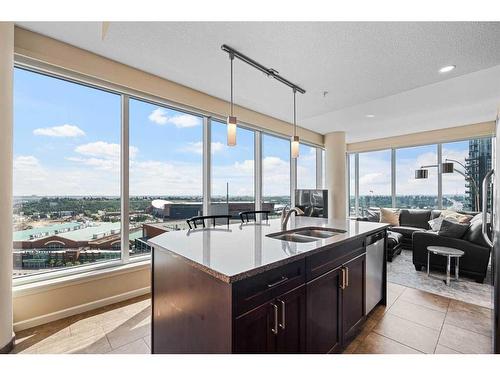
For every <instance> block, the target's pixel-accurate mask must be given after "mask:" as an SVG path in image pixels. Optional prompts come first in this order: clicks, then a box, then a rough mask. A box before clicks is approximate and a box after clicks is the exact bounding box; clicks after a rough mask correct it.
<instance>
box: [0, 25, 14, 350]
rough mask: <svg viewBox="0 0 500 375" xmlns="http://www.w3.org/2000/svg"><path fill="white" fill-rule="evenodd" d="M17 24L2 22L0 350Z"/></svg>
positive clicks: (7, 271) (6, 319)
mask: <svg viewBox="0 0 500 375" xmlns="http://www.w3.org/2000/svg"><path fill="white" fill-rule="evenodd" d="M13 66H14V24H13V23H11V22H0V351H1V350H2V349H4V348H6V346H7V345H8V344H9V343H10V342H11V339H12V70H13Z"/></svg>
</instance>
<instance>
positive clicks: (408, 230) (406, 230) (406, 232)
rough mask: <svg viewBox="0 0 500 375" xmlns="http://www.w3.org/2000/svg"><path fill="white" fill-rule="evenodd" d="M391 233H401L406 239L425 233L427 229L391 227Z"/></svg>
mask: <svg viewBox="0 0 500 375" xmlns="http://www.w3.org/2000/svg"><path fill="white" fill-rule="evenodd" d="M391 231H393V232H397V233H401V234H402V235H403V236H405V237H410V238H411V237H412V236H413V233H415V232H423V231H425V229H422V228H417V227H391Z"/></svg>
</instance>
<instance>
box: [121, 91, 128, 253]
mask: <svg viewBox="0 0 500 375" xmlns="http://www.w3.org/2000/svg"><path fill="white" fill-rule="evenodd" d="M120 147H121V153H120V155H121V162H120V192H121V194H120V200H121V231H120V233H121V255H122V263H127V262H128V261H129V258H130V254H129V246H130V245H129V201H130V196H129V166H130V160H129V97H128V95H121V144H120Z"/></svg>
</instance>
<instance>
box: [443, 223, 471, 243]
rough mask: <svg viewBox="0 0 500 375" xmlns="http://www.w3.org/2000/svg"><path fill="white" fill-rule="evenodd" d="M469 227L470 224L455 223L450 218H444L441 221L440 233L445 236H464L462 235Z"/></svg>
mask: <svg viewBox="0 0 500 375" xmlns="http://www.w3.org/2000/svg"><path fill="white" fill-rule="evenodd" d="M468 229H469V224H460V223H454V222H452V221H450V220H447V219H444V220H443V222H442V223H441V228H440V229H439V232H438V234H439V235H440V236H444V237H451V238H462V236H463V235H464V234H465V232H467V230H468Z"/></svg>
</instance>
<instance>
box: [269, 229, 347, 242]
mask: <svg viewBox="0 0 500 375" xmlns="http://www.w3.org/2000/svg"><path fill="white" fill-rule="evenodd" d="M345 232H346V231H345V230H342V229H334V228H323V227H304V228H297V229H292V230H287V231H283V232H277V233H271V234H268V235H267V237H270V238H275V239H277V240H281V241H290V242H302V243H304V242H314V241H318V240H321V239H325V238H330V237H333V236H336V235H339V234H342V233H345Z"/></svg>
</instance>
